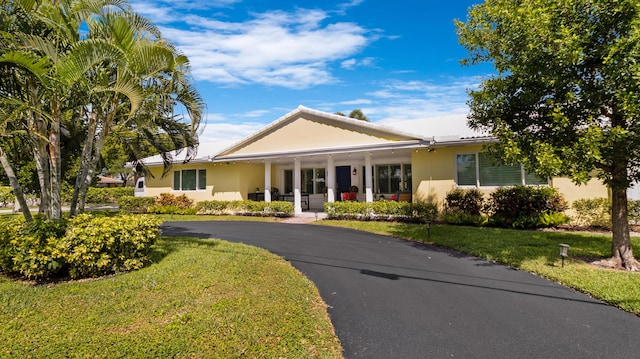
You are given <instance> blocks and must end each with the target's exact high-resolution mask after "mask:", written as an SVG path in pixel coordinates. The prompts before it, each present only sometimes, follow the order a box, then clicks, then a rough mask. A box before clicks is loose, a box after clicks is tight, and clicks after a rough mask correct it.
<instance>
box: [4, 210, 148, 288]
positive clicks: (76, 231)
mask: <svg viewBox="0 0 640 359" xmlns="http://www.w3.org/2000/svg"><path fill="white" fill-rule="evenodd" d="M159 224H160V220H158V219H155V218H153V217H149V216H131V215H122V216H105V215H97V216H96V215H92V214H86V213H85V214H80V215H78V216H77V217H75V218H73V219H70V220H64V219H61V220H55V221H52V220H46V219H42V218H36V219H34V221H33V222H29V223H27V222H25V221H24V219H22V218H16V219H10V220H7V221H2V222H0V236H1V237H0V271H2V272H5V273H8V274H19V275H22V276H25V277H27V278H32V279H37V280H42V279H47V278H54V277H63V276H67V275H68V276H71V277H72V278H84V277H95V276H101V275H105V274H110V273H116V272H124V271H130V270H134V269H139V268H141V267H142V266H143V265H144V264H145V263H146V262H147V261H148V259H149V252H150V247H151V245H152V244H153V243H155V241H156V239H157V238H158V236H159V229H158V226H159Z"/></svg>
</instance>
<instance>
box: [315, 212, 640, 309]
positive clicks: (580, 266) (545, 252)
mask: <svg viewBox="0 0 640 359" xmlns="http://www.w3.org/2000/svg"><path fill="white" fill-rule="evenodd" d="M318 223H319V224H323V225H333V226H340V227H348V228H353V229H358V230H363V231H369V232H374V233H379V234H385V235H391V236H394V237H398V238H404V239H409V240H415V241H419V242H424V243H431V244H435V245H438V246H441V247H445V248H450V249H454V250H457V251H460V252H463V253H467V254H471V255H474V256H477V257H480V258H485V259H489V260H493V261H496V262H499V263H503V264H506V265H509V266H513V267H516V268H519V269H522V270H525V271H528V272H532V273H536V274H539V275H541V276H543V277H546V278H549V279H551V280H553V281H557V282H559V283H562V284H564V285H566V286H569V287H573V288H575V289H577V290H579V291H581V292H584V293H587V294H589V295H591V296H593V297H595V298H598V299H600V300H603V301H605V302H607V303H610V304H612V305H614V306H617V307H619V308H620V309H623V310H626V311H628V312H631V313H634V314H637V315H640V273H630V272H624V271H614V270H609V269H601V268H595V267H594V266H591V265H588V264H586V263H585V262H584V261H583V260H582V259H584V258H605V257H608V256H610V255H611V236H610V235H609V236H607V235H594V234H582V233H566V232H543V231H519V230H510V229H499V228H477V227H465V226H449V225H432V227H431V235H430V236H427V231H426V229H425V225H418V224H402V223H388V222H356V221H329V220H325V221H321V222H318ZM560 243H566V244H568V245H570V246H571V247H570V249H569V256H570V257H569V258H568V259H567V260H566V262H565V266H564V268H562V266H561V260H560V257H559V252H560V250H559V246H558V245H559V244H560ZM632 245H633V247H634V248H635V250H636V257H638V255H637V254H638V253H640V252H639V251H640V238H639V237H632Z"/></svg>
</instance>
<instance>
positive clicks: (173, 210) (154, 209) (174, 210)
mask: <svg viewBox="0 0 640 359" xmlns="http://www.w3.org/2000/svg"><path fill="white" fill-rule="evenodd" d="M147 212H148V213H154V214H181V215H188V214H196V213H197V212H198V209H197V208H195V207H190V208H180V207H179V206H177V205H175V204H167V205H164V206H161V205H158V204H154V205H153V206H150V207H149V208H148V209H147Z"/></svg>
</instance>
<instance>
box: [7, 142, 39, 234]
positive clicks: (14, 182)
mask: <svg viewBox="0 0 640 359" xmlns="http://www.w3.org/2000/svg"><path fill="white" fill-rule="evenodd" d="M0 162H1V163H2V168H4V172H5V173H6V174H7V177H9V182H10V183H11V188H12V189H13V195H14V196H15V197H16V202H18V203H19V204H20V206H21V210H22V214H23V215H24V219H25V220H26V221H27V222H31V221H32V220H33V217H31V212H30V211H29V205H28V204H27V199H26V198H25V197H24V193H23V192H22V187H21V186H20V183H19V182H18V177H16V174H15V172H14V171H13V167H11V164H10V163H9V160H8V159H7V156H6V154H5V153H4V151H3V150H2V149H1V148H0Z"/></svg>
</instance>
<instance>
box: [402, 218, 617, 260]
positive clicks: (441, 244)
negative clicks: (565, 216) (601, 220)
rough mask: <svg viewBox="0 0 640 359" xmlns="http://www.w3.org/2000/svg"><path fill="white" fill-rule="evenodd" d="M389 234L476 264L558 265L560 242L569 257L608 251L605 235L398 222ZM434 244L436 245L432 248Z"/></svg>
mask: <svg viewBox="0 0 640 359" xmlns="http://www.w3.org/2000/svg"><path fill="white" fill-rule="evenodd" d="M390 234H391V235H393V236H395V237H398V238H403V239H408V240H410V241H411V242H410V245H412V246H414V247H415V248H417V249H425V250H436V251H440V252H445V253H447V254H448V255H450V256H453V257H458V258H469V257H473V258H475V257H479V258H483V260H482V261H481V263H480V264H479V265H482V266H488V265H492V262H489V263H487V262H485V261H484V259H487V260H490V261H497V262H500V263H502V264H506V265H509V266H514V267H519V266H520V265H521V264H522V263H523V262H524V261H528V260H538V259H540V258H544V260H545V263H546V265H548V266H553V267H555V266H559V265H560V263H561V262H560V256H559V244H560V243H564V244H568V245H569V246H570V250H569V260H580V261H588V260H596V259H601V258H606V257H608V256H609V255H610V252H611V237H610V236H607V235H606V234H593V233H585V234H582V233H567V232H553V231H542V230H540V231H532V230H517V229H505V228H487V227H468V226H454V225H431V228H430V230H429V231H427V228H426V226H425V225H419V224H413V225H398V226H395V227H393V229H392V230H391V232H390ZM434 246H435V248H434Z"/></svg>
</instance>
